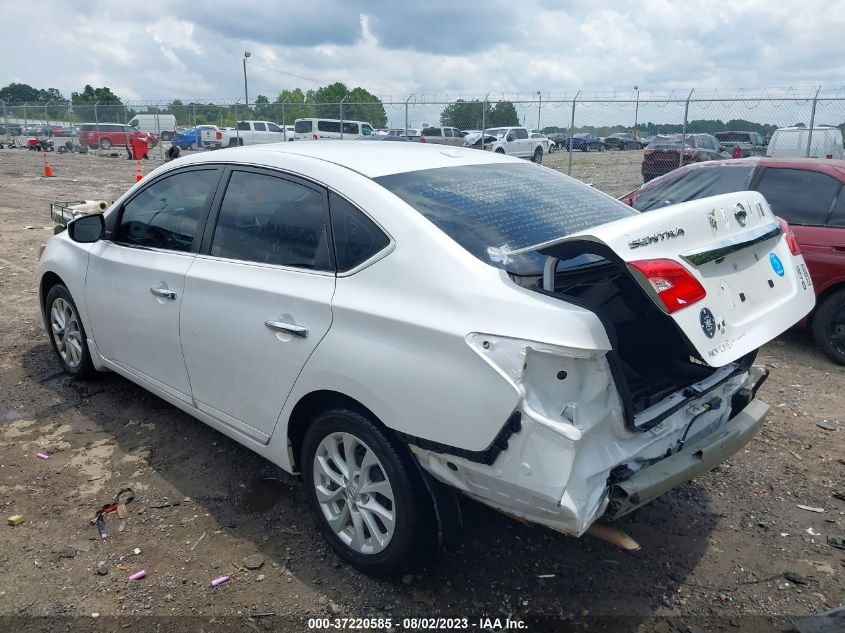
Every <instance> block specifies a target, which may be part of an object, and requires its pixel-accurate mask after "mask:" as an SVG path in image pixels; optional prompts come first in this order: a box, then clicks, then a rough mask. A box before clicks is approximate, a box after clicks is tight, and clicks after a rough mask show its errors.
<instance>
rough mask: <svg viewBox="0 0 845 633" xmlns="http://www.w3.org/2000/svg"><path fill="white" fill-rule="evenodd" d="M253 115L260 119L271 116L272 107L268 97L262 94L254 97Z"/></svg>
mask: <svg viewBox="0 0 845 633" xmlns="http://www.w3.org/2000/svg"><path fill="white" fill-rule="evenodd" d="M254 112H255V116H256V117H257V118H261V119H267V118H272V117H273V108H272V107H271V106H270V99H268V98H267V97H266V96H264V95H258V96H257V97H255V108H254Z"/></svg>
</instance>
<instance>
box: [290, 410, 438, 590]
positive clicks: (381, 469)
mask: <svg viewBox="0 0 845 633" xmlns="http://www.w3.org/2000/svg"><path fill="white" fill-rule="evenodd" d="M335 433H348V434H350V435H353V436H354V437H355V439H356V440H358V441H359V442H363V443H364V444H366V448H367V449H369V450H371V451H372V452H373V454H374V455H375V456H376V457H377V458H378V461H379V462H380V464H379V465H378V466H373V467H371V468H375V469H377V470H376V471H375V472H376V473H379V476H380V477H383V479H382V481H383V480H384V478H386V480H387V482H388V483H389V484H390V488H391V489H392V494H393V501H394V503H393V504H391V509H392V510H393V511H394V516H395V524H394V529H393V533H392V535H391V537H390V541H389V542H388V544H387V545H386V546H385V547H384V549H382V550H381V551H380V552H378V553H370V554H365V553H362V552H358V551H356V550H355V549H353V548H352V547H351V545H348V544H347V543H346V542H344V541H343V540H342V539H341V538H340V536H338V535H337V534H336V533H335V531H334V530H333V529H332V527H331V526H330V525H329V522H328V519H327V518H326V516H325V515H324V514H323V509H322V507H321V505H320V502H319V501H318V498H317V492H316V488H315V483H314V479H315V478H314V463H315V460H316V457H317V453H318V451H319V450H320V445H321V442H323V440H324V439H326V438H328V437H329V436H331V435H332V434H335ZM343 458H344V459H346V456H345V455H343ZM357 459H358V457H357V451H356V460H357ZM412 459H413V457H412V456H411V453H410V451H409V450H408V448H407V446H405V445H404V444H402V443H401V442H399V441H398V440H396V439H395V438H394V437H392V436H391V435H388V432H385V431H384V430H383V429H382V428H380V427H379V426H378V425H376V424H375V423H374V422H373V421H372V420H371V419H370V418H369V416H368V415H366V414H364V413H363V412H359V411H357V410H354V409H348V408H336V409H330V410H328V411H324V412H323V413H320V414H319V415H317V417H316V418H315V419H314V421H313V423H312V424H311V426H310V427H309V428H308V431H307V433H306V434H305V438H304V439H303V442H302V453H301V458H300V461H299V463H300V464H301V466H302V467H301V472H302V481H303V485H304V489H305V490H304V491H305V498H306V499H307V501H308V505H309V507H310V509H311V512H312V514H313V515H314V518H315V520H316V522H317V525H318V526H319V528H320V531H321V532H322V533H323V536H324V537H325V539H326V540H327V541H328V542H329V545H331V547H332V549H333V550H334V551H335V552H337V554H338V556H340V557H341V558H343V559H344V560H346V561H347V562H349V563H350V564H351V565H352V566H353V567H356V568H357V569H359V570H361V571H363V572H365V573H367V574H371V575H374V576H385V575H391V574H398V573H402V572H404V571H406V570H408V569H410V568H411V567H412V564H413V562H414V561H415V560H416V558H417V557H418V556H420V555H422V556H425V555H426V554H430V553H431V550H432V546H433V544H434V543H435V542H436V534H435V532H436V531H435V530H434V521H433V507H432V503H431V499H430V497H429V496H428V493H427V492H426V489H425V486H424V483H423V481H422V479H421V475H420V473H419V470H418V469H417V466H416V465H415V464H414V463H413V461H412ZM335 468H336V470H338V471H339V470H341V469H340V468H337V467H335ZM336 489H340V488H339V487H338V488H336ZM344 490H346V489H344ZM336 503H338V504H339V505H338V508H340V511H341V512H342V511H343V510H342V509H343V507H348V504H349V503H350V501H348V500H347V497H346V496H343V499H341V500H339V501H337V502H336ZM341 503H342V504H343V505H340V504H341ZM352 507H353V508H355V505H354V503H353V504H352ZM356 511H357V510H356Z"/></svg>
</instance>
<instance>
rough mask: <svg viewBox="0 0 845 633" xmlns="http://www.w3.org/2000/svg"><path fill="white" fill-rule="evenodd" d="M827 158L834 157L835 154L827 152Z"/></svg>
mask: <svg viewBox="0 0 845 633" xmlns="http://www.w3.org/2000/svg"><path fill="white" fill-rule="evenodd" d="M825 158H833V154H827V155H826V156H825Z"/></svg>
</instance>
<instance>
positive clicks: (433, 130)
mask: <svg viewBox="0 0 845 633" xmlns="http://www.w3.org/2000/svg"><path fill="white" fill-rule="evenodd" d="M420 136H440V128H439V127H427V128H423V131H422V134H420Z"/></svg>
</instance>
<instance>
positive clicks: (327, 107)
mask: <svg viewBox="0 0 845 633" xmlns="http://www.w3.org/2000/svg"><path fill="white" fill-rule="evenodd" d="M344 98H346V101H345V102H344V104H343V118H344V119H346V120H350V121H367V122H368V123H371V124H372V125H373V127H377V128H379V127H385V126H386V125H387V113H386V112H385V111H384V105H383V104H382V103H381V100H380V99H379V98H378V97H376V96H375V95H374V94H372V93H370V92H368V91H367V90H365V89H364V88H360V87H358V88H353V89H352V90H349V89H348V88H347V87H346V85H345V84H343V83H341V82H339V81H338V82H335V83H333V84H330V85H328V86H323V87H322V88H317V89H316V90H309V91H308V93H307V94H306V95H305V101H306V103H309V104H312V105H313V108H314V116H318V117H321V118H326V119H339V118H341V117H340V102H341V101H342V100H343V99H344Z"/></svg>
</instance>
